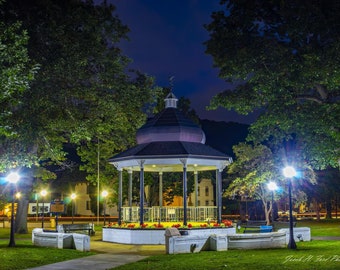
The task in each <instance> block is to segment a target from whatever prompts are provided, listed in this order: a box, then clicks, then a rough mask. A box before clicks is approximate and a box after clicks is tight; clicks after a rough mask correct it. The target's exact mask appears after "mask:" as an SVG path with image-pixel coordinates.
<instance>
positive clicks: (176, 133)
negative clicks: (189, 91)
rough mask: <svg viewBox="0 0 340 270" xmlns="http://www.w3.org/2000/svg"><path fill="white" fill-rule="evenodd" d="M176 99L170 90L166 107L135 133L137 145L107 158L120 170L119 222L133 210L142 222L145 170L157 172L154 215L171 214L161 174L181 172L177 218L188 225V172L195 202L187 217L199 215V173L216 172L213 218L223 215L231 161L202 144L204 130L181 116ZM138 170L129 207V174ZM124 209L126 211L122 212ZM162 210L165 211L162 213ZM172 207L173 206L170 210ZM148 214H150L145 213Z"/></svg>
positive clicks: (128, 217)
mask: <svg viewBox="0 0 340 270" xmlns="http://www.w3.org/2000/svg"><path fill="white" fill-rule="evenodd" d="M177 101H178V100H177V98H176V97H175V96H174V94H173V93H172V92H170V93H169V94H168V96H167V97H166V98H165V108H164V109H163V111H161V112H160V113H159V114H157V115H156V116H155V117H153V118H151V119H150V120H148V121H147V122H146V124H145V125H143V126H142V127H141V128H140V129H139V130H138V131H137V135H136V139H137V145H136V146H135V147H132V148H130V149H128V150H126V151H124V152H122V153H119V154H117V155H115V156H114V157H112V158H110V159H109V162H110V163H111V164H113V165H114V166H115V167H116V168H117V170H118V172H119V177H118V179H119V188H118V224H119V225H120V224H121V222H122V218H123V215H124V220H127V221H132V220H131V219H132V216H133V215H132V213H133V212H134V213H137V215H138V216H139V223H140V225H142V224H144V221H145V214H146V211H145V209H144V207H145V206H144V192H145V188H144V173H145V172H157V173H158V174H159V206H158V207H157V211H158V213H157V215H158V217H159V219H160V217H161V216H162V215H163V214H162V213H164V215H165V216H166V217H168V216H169V215H171V214H174V213H173V212H172V211H171V213H170V211H166V210H167V209H166V208H167V207H164V206H163V205H162V203H163V182H162V181H163V180H162V177H163V173H167V172H182V173H183V208H182V209H180V211H179V212H178V219H180V220H181V221H183V225H184V226H186V225H187V221H188V203H187V195H186V194H187V172H193V173H194V179H195V187H194V192H195V195H196V196H195V198H196V199H195V203H194V207H193V211H189V219H190V220H192V219H193V218H195V219H196V221H197V218H198V215H196V214H197V211H195V210H197V209H198V208H199V206H198V202H197V193H198V172H200V171H211V170H215V171H216V207H215V214H214V216H215V218H216V220H217V222H218V223H221V216H222V171H223V170H224V168H225V167H226V166H227V165H229V164H230V163H231V162H232V158H231V157H229V156H227V155H226V154H224V153H222V152H220V151H218V150H216V149H213V148H211V147H210V146H208V145H205V134H204V132H203V130H202V129H201V128H200V127H199V126H198V125H197V124H195V123H194V122H193V121H191V120H190V119H188V118H187V117H185V116H184V115H183V113H182V112H181V111H180V110H179V109H178V108H177ZM123 170H126V171H127V172H128V174H129V194H128V208H123V207H122V206H123V205H122V181H123V174H122V173H123ZM133 172H139V180H140V191H139V194H140V196H139V206H136V207H133V206H132V173H133ZM125 210H127V211H125ZM162 210H165V211H163V212H162ZM172 210H173V209H172ZM148 216H149V215H148Z"/></svg>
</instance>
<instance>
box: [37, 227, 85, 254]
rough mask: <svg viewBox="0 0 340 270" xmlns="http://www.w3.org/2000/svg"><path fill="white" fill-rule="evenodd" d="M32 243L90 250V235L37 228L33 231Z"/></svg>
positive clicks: (42, 245)
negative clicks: (46, 230) (45, 230)
mask: <svg viewBox="0 0 340 270" xmlns="http://www.w3.org/2000/svg"><path fill="white" fill-rule="evenodd" d="M32 243H33V245H35V246H41V247H53V248H60V249H65V248H69V249H77V250H80V251H90V237H89V236H88V235H84V234H79V233H59V232H44V231H43V229H40V228H35V229H33V231H32Z"/></svg>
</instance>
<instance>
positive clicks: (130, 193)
mask: <svg viewBox="0 0 340 270" xmlns="http://www.w3.org/2000/svg"><path fill="white" fill-rule="evenodd" d="M128 174H129V196H128V200H129V220H130V221H131V219H132V170H131V169H129V170H128Z"/></svg>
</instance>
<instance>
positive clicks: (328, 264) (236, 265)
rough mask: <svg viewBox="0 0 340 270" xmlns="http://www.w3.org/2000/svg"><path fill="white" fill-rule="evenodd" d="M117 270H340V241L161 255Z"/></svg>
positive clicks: (116, 269)
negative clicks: (258, 248)
mask: <svg viewBox="0 0 340 270" xmlns="http://www.w3.org/2000/svg"><path fill="white" fill-rule="evenodd" d="M114 269H115V270H139V269H141V270H142V269H145V270H146V269H153V270H154V269H162V270H166V269H169V270H173V269H176V270H182V269H183V270H188V269H189V270H191V269H195V270H200V269H202V270H207V269H214V270H216V269H237V270H252V269H261V270H266V269H268V270H269V269H270V270H272V269H280V270H281V269H297V270H298V269H301V270H307V269H308V270H311V269H314V270H318V269H322V270H324V269H326V270H327V269H340V241H311V242H299V243H297V250H289V249H286V248H283V249H267V250H228V251H221V252H216V251H204V252H200V253H191V254H176V255H158V256H151V257H148V258H146V259H144V260H141V261H139V262H136V263H131V264H127V265H123V266H120V267H117V268H114Z"/></svg>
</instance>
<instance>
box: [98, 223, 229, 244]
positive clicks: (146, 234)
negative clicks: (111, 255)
mask: <svg viewBox="0 0 340 270" xmlns="http://www.w3.org/2000/svg"><path fill="white" fill-rule="evenodd" d="M179 231H187V232H188V234H186V235H188V236H200V237H206V238H208V237H209V236H210V235H213V234H216V235H221V234H224V235H228V234H234V233H235V228H234V227H230V228H225V227H223V228H214V227H207V228H191V229H181V228H179ZM164 234H165V228H164V229H149V228H148V229H131V228H112V227H109V228H103V241H106V242H112V243H120V244H132V245H165V235H164ZM186 235H183V237H186Z"/></svg>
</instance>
